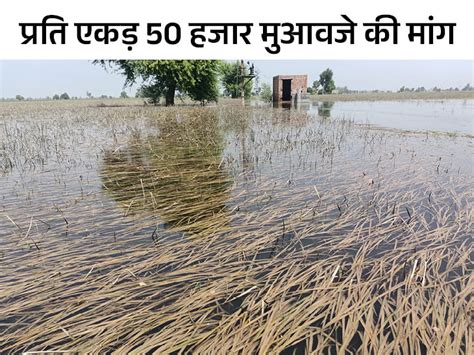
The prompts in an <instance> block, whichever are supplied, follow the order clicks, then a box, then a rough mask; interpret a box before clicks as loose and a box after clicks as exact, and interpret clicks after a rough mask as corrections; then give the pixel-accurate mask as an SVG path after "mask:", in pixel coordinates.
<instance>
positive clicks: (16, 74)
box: [0, 60, 474, 98]
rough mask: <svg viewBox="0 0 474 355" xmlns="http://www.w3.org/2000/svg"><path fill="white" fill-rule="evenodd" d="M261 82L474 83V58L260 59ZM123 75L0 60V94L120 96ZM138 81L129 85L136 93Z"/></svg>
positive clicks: (80, 64)
mask: <svg viewBox="0 0 474 355" xmlns="http://www.w3.org/2000/svg"><path fill="white" fill-rule="evenodd" d="M255 65H256V67H257V70H258V72H259V73H260V75H259V77H260V83H263V82H266V83H271V78H272V77H273V76H274V75H278V74H308V76H309V84H311V83H312V82H313V81H314V80H316V79H318V77H319V73H320V72H322V71H323V70H325V69H326V68H331V69H332V70H333V72H334V79H335V82H336V85H337V86H347V87H348V88H349V89H354V90H373V89H379V90H398V89H399V88H400V87H401V86H407V87H415V88H416V87H419V86H424V87H426V88H432V87H434V86H437V87H441V88H449V87H463V86H464V85H466V84H467V83H469V84H471V85H473V83H474V61H436V60H433V61H414V60H403V61H402V60H400V61H382V60H374V61H367V60H364V61H357V60H351V61H342V60H333V61H328V60H324V61H322V60H321V61H318V60H314V61H308V60H294V61H287V60H264V61H255ZM123 83H124V80H123V78H122V77H121V76H119V75H117V74H114V73H110V72H106V71H105V70H104V69H103V68H102V67H100V66H97V65H93V64H92V63H91V62H90V61H74V60H57V61H54V60H50V61H48V60H44V61H40V60H25V61H0V97H14V96H16V95H17V94H20V95H23V96H24V97H33V98H35V97H46V96H53V95H54V94H56V93H57V94H61V93H63V92H67V93H68V94H69V95H70V96H79V97H85V96H86V92H87V91H90V92H91V93H92V94H93V95H94V96H100V95H108V96H118V95H119V94H120V92H121V91H122V90H123ZM135 90H136V87H134V88H131V89H126V91H128V92H129V95H134V94H135Z"/></svg>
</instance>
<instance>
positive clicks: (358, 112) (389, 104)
mask: <svg viewBox="0 0 474 355" xmlns="http://www.w3.org/2000/svg"><path fill="white" fill-rule="evenodd" d="M306 109H308V111H309V112H311V113H317V114H319V115H320V116H325V117H334V118H342V117H344V118H347V119H353V120H354V121H355V122H357V123H364V124H366V123H368V124H371V125H375V126H378V127H388V128H396V129H403V130H409V131H431V132H445V133H455V134H468V135H474V100H471V99H464V100H405V101H352V102H347V101H346V102H344V101H337V102H312V103H311V106H310V107H307V108H306Z"/></svg>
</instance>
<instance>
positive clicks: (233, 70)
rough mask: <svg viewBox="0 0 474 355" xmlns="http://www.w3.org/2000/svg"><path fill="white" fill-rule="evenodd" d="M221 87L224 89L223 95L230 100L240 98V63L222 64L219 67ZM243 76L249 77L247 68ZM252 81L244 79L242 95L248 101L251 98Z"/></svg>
mask: <svg viewBox="0 0 474 355" xmlns="http://www.w3.org/2000/svg"><path fill="white" fill-rule="evenodd" d="M220 70H221V80H222V86H223V87H224V94H225V95H226V96H231V97H232V98H237V97H240V79H241V78H240V76H241V73H240V72H241V68H240V62H239V61H236V62H235V63H229V62H223V63H221V66H220ZM244 75H249V70H248V68H247V67H245V69H244ZM252 87H253V84H252V80H248V79H246V82H245V86H244V95H245V98H246V99H248V98H250V97H251V96H252Z"/></svg>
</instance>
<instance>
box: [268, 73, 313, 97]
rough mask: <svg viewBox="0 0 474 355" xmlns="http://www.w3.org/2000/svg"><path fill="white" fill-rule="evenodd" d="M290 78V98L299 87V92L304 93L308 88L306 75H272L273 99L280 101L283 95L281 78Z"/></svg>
mask: <svg viewBox="0 0 474 355" xmlns="http://www.w3.org/2000/svg"><path fill="white" fill-rule="evenodd" d="M285 79H291V98H292V99H293V98H294V97H295V94H296V93H297V92H298V90H299V89H301V93H302V94H303V95H306V93H307V88H308V76H307V75H277V76H274V77H273V101H281V99H282V96H283V80H285Z"/></svg>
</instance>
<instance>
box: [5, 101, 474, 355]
mask: <svg viewBox="0 0 474 355" xmlns="http://www.w3.org/2000/svg"><path fill="white" fill-rule="evenodd" d="M376 104H377V103H373V105H376ZM391 104H393V105H397V103H396V102H393V103H390V105H391ZM346 105H347V106H346ZM351 105H352V106H351ZM367 105H369V106H367ZM370 105H371V104H369V103H366V104H361V103H350V102H347V103H335V104H334V106H333V107H332V108H330V109H331V114H330V115H326V114H324V112H323V111H324V110H323V111H318V110H317V107H316V106H315V110H310V111H309V112H307V111H306V110H286V109H277V108H276V109H274V108H258V107H246V108H243V107H240V106H234V105H219V106H216V107H207V108H201V107H176V108H159V107H135V106H130V107H119V106H118V107H103V105H99V106H98V105H97V104H95V103H94V101H90V102H88V101H87V100H84V101H80V102H70V103H67V102H66V103H64V102H49V103H34V102H26V103H2V104H0V304H1V307H0V349H1V350H2V351H5V352H9V351H11V352H13V351H27V350H28V351H45V350H51V351H52V350H55V351H59V350H61V351H71V352H74V351H80V352H98V351H113V350H115V351H118V352H121V353H123V352H127V351H135V352H146V351H156V352H160V353H172V352H175V353H178V352H180V351H182V352H185V353H186V352H198V353H212V352H220V353H227V354H230V353H243V354H247V353H257V352H259V353H288V354H290V353H293V352H297V353H302V352H305V351H306V352H309V351H314V352H316V353H320V352H325V353H331V354H332V353H334V354H336V353H356V352H362V353H385V354H388V353H404V354H407V353H423V352H430V353H434V354H435V353H436V354H439V353H452V354H454V353H456V354H457V353H467V352H468V349H469V348H472V346H473V344H472V328H470V321H471V319H470V313H469V304H470V302H472V299H471V293H472V289H473V286H474V278H473V276H472V272H471V271H472V266H473V265H472V230H473V202H474V201H473V195H472V186H473V183H474V178H473V161H472V156H473V155H472V154H473V148H474V146H473V138H472V136H470V135H469V134H438V133H437V134H433V133H415V132H407V131H399V130H395V129H389V130H387V129H378V128H376V127H374V126H373V125H365V124H359V123H358V122H359V121H360V119H359V118H361V119H363V118H364V117H363V116H364V114H363V113H361V114H358V115H362V116H357V117H355V116H356V115H352V114H347V115H346V114H344V112H348V110H349V109H350V108H352V109H353V112H356V111H357V112H359V110H360V111H364V112H371V113H370V115H371V116H370V118H371V119H369V120H370V121H371V123H374V124H378V125H381V126H383V125H385V126H387V127H389V128H397V127H399V126H398V124H394V125H391V123H390V124H389V123H387V124H385V123H384V122H393V120H392V119H391V117H392V116H394V115H395V113H393V110H392V108H391V106H390V105H388V106H387V105H386V104H383V105H382V106H381V107H383V108H386V109H387V110H388V111H390V114H388V115H385V116H383V115H382V116H383V118H381V120H382V121H377V122H373V120H372V119H373V117H379V116H378V115H376V114H375V113H376V112H378V109H375V108H374V106H370ZM384 105H385V106H384ZM412 105H415V106H412ZM416 105H420V106H421V108H420V110H418V111H417V110H416V107H417V106H416ZM440 105H441V106H440ZM450 105H451V104H447V105H444V104H442V103H434V104H432V103H429V104H428V106H429V108H426V107H425V106H424V105H423V103H410V104H409V105H405V106H404V107H405V108H404V110H405V109H406V110H408V111H410V110H411V113H408V112H407V111H402V114H401V115H398V116H397V117H396V118H397V119H399V121H400V122H404V123H403V125H404V127H402V128H405V129H412V127H409V126H407V124H408V123H407V122H411V119H410V118H409V115H410V114H411V115H415V116H417V117H425V115H427V117H428V116H429V117H431V112H432V110H435V111H437V112H438V111H440V112H444V116H445V117H446V120H447V121H448V122H452V121H453V122H454V121H456V122H458V116H457V114H458V113H459V112H461V113H459V114H460V115H461V116H462V115H464V114H465V111H463V110H464V108H463V107H464V106H462V107H458V106H456V105H455V106H456V108H452V107H451V106H450ZM466 105H467V107H470V108H471V112H472V101H468V102H467V103H466ZM389 106H390V107H389ZM442 107H445V108H446V109H445V111H443V109H442ZM450 107H451V109H452V110H454V112H455V115H454V116H453V117H451V116H450V115H451V113H452V112H453V111H451V109H450ZM338 110H340V111H338ZM459 110H461V111H459ZM466 110H468V109H467V108H466ZM318 113H319V116H318ZM338 114H341V115H340V116H339V117H337V116H338ZM328 116H330V117H328ZM441 116H442V114H441V113H440V114H439V117H438V118H439V120H441V119H442V117H441ZM407 117H408V118H407ZM450 117H451V118H450ZM463 117H464V116H463ZM438 118H437V119H438ZM460 121H462V122H464V121H463V118H461V119H460ZM430 122H431V121H430ZM470 122H471V129H472V117H471V121H470ZM419 124H421V123H420V122H419V123H418V125H419ZM461 126H462V127H464V123H462V124H460V125H456V124H454V126H453V129H452V130H451V129H450V130H449V132H451V131H452V132H463V133H469V132H466V131H465V129H464V128H459V127H461ZM439 127H441V126H439ZM439 127H438V128H436V127H433V126H431V124H430V127H429V130H437V131H444V130H443V129H441V128H439ZM413 129H415V128H413ZM471 133H472V132H471Z"/></svg>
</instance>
